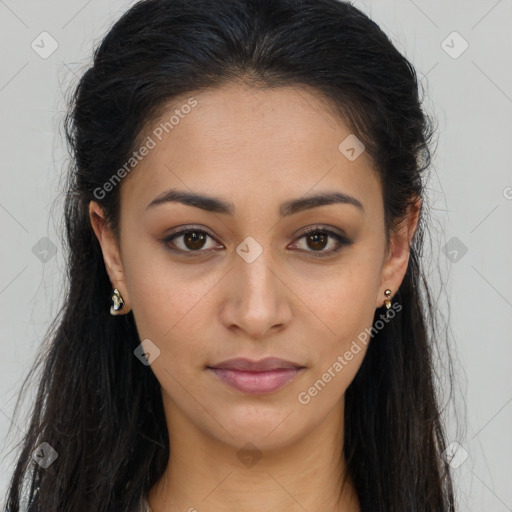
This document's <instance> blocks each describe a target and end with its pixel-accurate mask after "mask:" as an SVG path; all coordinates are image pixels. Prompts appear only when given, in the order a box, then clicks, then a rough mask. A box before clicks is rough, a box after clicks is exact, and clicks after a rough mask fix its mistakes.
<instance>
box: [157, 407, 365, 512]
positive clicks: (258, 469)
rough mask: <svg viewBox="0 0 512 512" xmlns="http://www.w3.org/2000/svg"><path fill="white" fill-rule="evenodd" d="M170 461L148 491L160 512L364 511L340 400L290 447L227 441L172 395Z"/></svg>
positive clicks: (289, 444)
mask: <svg viewBox="0 0 512 512" xmlns="http://www.w3.org/2000/svg"><path fill="white" fill-rule="evenodd" d="M164 404H165V410H166V416H167V422H168V431H169V433H170V434H169V436H170V437H169V442H170V454H171V455H170V458H169V462H168V465H167V468H166V470H165V472H164V474H163V475H162V477H161V478H160V480H159V481H158V483H157V484H156V485H155V486H154V487H153V488H152V489H151V490H150V492H149V493H148V501H149V504H150V506H151V508H152V510H153V511H154V512H178V511H180V512H182V511H189V512H194V511H199V512H210V511H211V512H238V511H240V510H244V512H261V510H265V511H266V512H278V511H279V512H282V511H283V510H286V511H290V512H295V511H296V512H304V510H307V511H308V512H316V511H318V512H320V511H322V512H325V511H329V512H341V511H343V512H359V511H360V507H359V501H358V497H357V494H356V492H355V489H354V484H353V481H352V479H351V477H350V475H349V474H348V472H347V468H346V463H345V458H344V456H343V454H342V449H343V425H344V421H343V406H344V400H343V399H342V400H340V401H339V403H338V404H337V406H336V407H334V408H333V410H332V411H331V412H330V413H329V415H328V416H327V417H326V418H325V420H324V421H323V422H322V423H321V424H319V425H318V426H317V428H315V429H314V430H312V431H311V432H309V433H308V434H307V435H306V436H304V437H302V438H300V439H298V440H295V441H292V442H289V443H287V444H286V445H285V446H277V447H272V448H271V447H270V444H269V443H265V439H262V440H261V439H260V440H259V441H257V442H255V443H253V444H250V445H248V444H246V443H244V442H240V443H233V445H229V444H226V443H225V442H222V441H220V440H219V439H217V438H213V437H212V436H210V435H207V434H205V432H204V431H202V430H200V429H198V428H197V427H196V426H195V425H193V424H191V423H190V422H189V421H188V420H187V418H186V417H184V416H183V415H181V414H180V413H179V410H178V409H176V408H175V407H174V406H173V405H171V403H170V401H167V402H166V399H165V398H164Z"/></svg>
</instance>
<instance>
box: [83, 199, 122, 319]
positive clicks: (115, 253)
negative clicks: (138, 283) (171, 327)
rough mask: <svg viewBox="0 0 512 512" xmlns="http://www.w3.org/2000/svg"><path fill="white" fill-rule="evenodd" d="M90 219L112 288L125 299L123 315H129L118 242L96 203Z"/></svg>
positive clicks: (90, 208)
mask: <svg viewBox="0 0 512 512" xmlns="http://www.w3.org/2000/svg"><path fill="white" fill-rule="evenodd" d="M89 217H90V219H91V226H92V228H93V230H94V233H95V234H96V238H97V239H98V242H99V243H100V246H101V252H102V253H103V261H104V262H105V267H106V269H107V274H108V277H109V278H110V282H111V283H112V288H117V289H118V290H119V292H120V293H121V296H122V297H123V301H124V306H123V308H122V310H121V311H122V313H121V314H124V313H128V312H129V311H130V302H129V297H128V290H127V288H126V281H125V274H124V270H123V263H122V260H121V253H120V250H119V244H118V241H117V239H116V237H115V235H114V233H113V231H112V229H111V227H110V226H109V225H108V223H107V222H106V220H105V214H104V212H103V209H102V207H101V206H100V205H99V204H98V203H97V202H96V201H90V202H89Z"/></svg>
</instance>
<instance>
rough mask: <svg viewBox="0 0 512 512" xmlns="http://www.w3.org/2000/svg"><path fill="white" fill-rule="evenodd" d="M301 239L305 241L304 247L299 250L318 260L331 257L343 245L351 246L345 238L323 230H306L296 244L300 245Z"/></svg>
mask: <svg viewBox="0 0 512 512" xmlns="http://www.w3.org/2000/svg"><path fill="white" fill-rule="evenodd" d="M302 239H304V240H305V245H306V247H305V248H304V247H299V249H300V250H301V251H303V252H306V253H310V254H311V255H312V256H314V257H319V258H322V257H328V256H333V255H334V254H336V253H337V252H339V251H340V250H341V249H342V247H344V246H345V245H351V244H352V242H351V241H350V240H349V239H348V238H347V237H345V236H343V235H341V234H339V233H335V232H334V231H331V230H329V229H323V228H312V229H308V230H307V231H306V232H305V233H303V235H302V236H301V237H300V238H299V239H298V242H296V244H297V245H300V244H299V242H300V241H302ZM329 246H330V248H329Z"/></svg>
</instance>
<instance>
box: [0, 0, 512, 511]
mask: <svg viewBox="0 0 512 512" xmlns="http://www.w3.org/2000/svg"><path fill="white" fill-rule="evenodd" d="M131 3H132V2H127V1H122V0H116V1H113V0H108V1H102V2H100V1H99V0H89V1H84V0H69V1H67V2H57V1H56V0H51V1H50V0H46V1H40V0H38V1H35V0H31V1H27V0H24V1H17V2H15V1H14V0H5V1H4V0H0V44H1V48H2V50H1V52H2V66H1V69H0V106H1V112H2V116H1V118H0V141H1V148H2V152H1V156H2V159H1V166H0V169H1V170H0V172H1V187H0V225H1V233H2V244H1V249H0V254H1V261H2V264H1V269H0V312H1V324H0V329H1V338H0V343H1V348H2V349H3V354H4V356H3V359H2V360H1V363H0V364H1V369H0V439H1V446H2V457H1V458H0V475H1V476H0V487H1V490H2V491H1V492H0V496H4V494H5V489H6V486H7V482H8V477H9V476H10V475H9V473H10V470H11V467H12V464H13V460H14V454H15V451H13V447H14V443H15V441H16V440H18V436H19V435H21V432H23V431H24V427H25V425H26V423H25V422H24V419H23V417H21V419H18V418H17V422H16V425H13V427H12V429H13V433H12V434H11V435H10V437H9V439H8V440H7V441H8V442H7V441H6V440H5V435H6V433H7V430H8V428H9V426H10V425H11V423H12V413H13V408H14V404H15V400H16V396H17V392H18V390H19V388H20V385H21V383H22V379H23V378H24V377H25V375H26V372H27V371H28V368H29V366H30V364H31V362H32V360H33V357H34V355H35V351H36V349H37V347H38V346H39V344H40V343H41V340H42V337H43V335H44V333H45V331H46V329H47V327H48V326H49V324H50V322H51V320H52V318H53V317H54V316H55V315H56V313H57V311H58V307H59V306H60V304H61V297H62V287H61V283H62V276H63V274H64V270H65V267H64V260H63V257H62V247H61V242H60V235H59V233H60V230H61V220H60V217H61V213H60V212H61V210H60V208H61V202H60V201H58V202H55V199H56V197H57V194H58V190H59V184H60V180H61V176H62V172H63V170H65V167H66V164H67V158H68V157H67V150H66V148H65V146H64V144H63V137H62V131H61V123H62V119H63V113H64V111H65V109H66V101H65V97H66V96H65V95H66V91H67V90H68V88H69V86H70V84H73V83H75V81H76V80H77V77H78V76H79V75H80V73H81V72H82V71H83V69H84V66H85V65H87V64H88V62H89V59H90V56H91V52H92V46H93V44H94V43H95V42H97V41H99V40H100V39H101V37H102V36H103V35H104V34H105V32H106V31H107V30H108V27H109V26H110V25H111V23H112V22H113V21H114V20H116V19H117V18H118V17H119V15H120V14H121V13H122V12H123V11H125V10H126V8H127V7H128V6H129V5H131ZM354 4H355V5H356V6H357V7H359V8H361V9H362V10H363V11H365V12H367V13H369V14H370V16H371V17H372V18H373V19H374V20H375V21H376V22H377V23H378V24H379V25H380V26H381V27H382V28H383V29H384V31H385V32H386V33H387V34H388V35H389V36H390V37H391V39H392V40H393V42H394V43H395V44H396V45H397V47H398V48H399V49H400V50H401V51H402V52H404V53H405V54H406V56H407V57H408V58H409V59H410V60H411V61H412V62H413V63H414V65H415V66H416V68H417V70H418V75H419V76H420V77H421V82H422V84H423V85H424V86H425V87H426V92H427V95H428V98H427V102H426V107H427V111H428V112H429V113H430V114H432V115H434V116H436V118H437V121H438V126H439V137H438V147H437V152H436V155H435V160H434V166H433V168H432V178H431V180H430V182H429V187H428V189H429V198H430V203H431V208H432V216H433V221H434V224H433V228H434V230H435V231H436V232H437V234H436V235H435V236H434V240H433V241H432V247H433V249H432V256H431V261H432V265H431V270H432V276H434V275H436V276H437V274H438V273H440V274H441V275H442V276H443V277H442V278H443V282H444V285H443V288H442V290H441V295H440V296H439V297H440V298H439V307H440V308H441V310H442V311H443V312H444V314H445V315H446V316H447V317H449V318H448V321H449V334H450V336H451V343H452V346H453V351H454V353H455V355H456V357H458V362H457V365H456V374H457V378H458V382H459V386H458V388H457V389H456V392H457V397H456V398H457V399H458V400H459V402H460V405H459V406H458V407H459V409H460V410H459V412H458V414H457V415H458V417H459V422H460V423H461V427H462V428H459V429H457V428H456V424H455V423H454V421H453V418H454V414H453V412H449V411H448V416H447V420H448V421H449V441H450V442H456V443H458V445H459V446H460V448H459V450H458V452H457V455H456V457H455V458H454V459H453V461H458V462H457V463H455V462H453V463H454V465H458V464H459V463H460V465H458V467H457V468H454V475H455V481H456V485H457V489H458V495H459V503H460V510H467V511H474V512H476V511H481V510H492V511H493V512H505V511H512V486H511V485H510V482H511V476H512V462H511V460H512V436H511V432H512V428H511V427H512V403H511V402H512V379H511V377H510V374H511V370H512V367H511V366H512V365H511V360H512V335H511V331H512V266H511V261H512V258H511V257H510V255H511V249H512V229H511V225H512V223H511V220H512V171H511V161H512V158H511V157H512V137H511V135H512V115H511V114H512V66H511V65H510V64H511V62H512V31H511V30H510V26H512V25H511V21H512V1H511V0H499V1H496V0H482V1H478V2H477V1H474V0H473V1H470V2H468V1H462V0H460V1H450V2H447V1H442V0H435V1H428V2H427V1H426V0H414V1H413V0H378V1H377V0H375V1H373V2H372V1H369V0H367V1H356V2H354ZM43 31H46V32H48V33H49V34H50V35H51V37H52V38H53V39H54V40H55V41H56V43H57V44H58V47H57V49H56V50H55V51H54V52H53V53H52V54H51V55H50V56H46V55H43V56H44V57H47V58H42V56H41V55H40V54H41V52H43V51H48V50H49V49H51V46H50V44H51V41H50V39H49V38H48V36H41V37H46V39H45V47H44V49H42V48H39V49H38V51H39V53H37V52H36V51H35V50H34V49H33V48H32V47H31V44H32V42H33V41H35V42H36V43H38V41H39V43H38V44H39V45H40V46H42V43H40V40H41V37H39V36H40V34H41V33H42V32H43ZM454 31H456V32H457V33H458V34H455V35H454V34H452V33H453V32H454ZM443 41H444V42H443ZM465 42H466V43H467V44H468V48H467V49H466V50H465V51H464V52H463V53H460V52H461V50H463V49H464V47H465V44H466V43H465ZM459 54H460V55H459ZM52 205H53V206H52ZM52 208H53V210H52ZM45 237H47V238H48V239H49V240H50V242H51V243H48V242H47V241H45ZM41 239H43V241H41ZM53 247H54V248H55V254H54V253H53V252H52V249H53ZM45 248H46V249H48V248H49V252H47V253H46V252H45ZM33 392H34V388H32V390H31V391H30V393H29V395H28V396H27V400H26V401H25V402H24V403H25V408H24V411H28V409H29V406H30V399H31V398H32V396H33ZM454 446H455V445H454ZM465 452H467V459H466V460H464V457H465ZM462 461H463V462H462Z"/></svg>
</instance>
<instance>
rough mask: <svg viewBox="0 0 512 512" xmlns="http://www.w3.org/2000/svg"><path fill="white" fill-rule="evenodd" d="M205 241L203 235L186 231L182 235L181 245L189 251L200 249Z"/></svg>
mask: <svg viewBox="0 0 512 512" xmlns="http://www.w3.org/2000/svg"><path fill="white" fill-rule="evenodd" d="M205 240H206V236H205V235H204V233H201V232H198V231H187V232H186V233H185V234H184V235H183V243H184V244H185V246H186V247H187V248H188V249H190V250H197V249H201V248H202V247H203V245H204V242H205Z"/></svg>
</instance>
